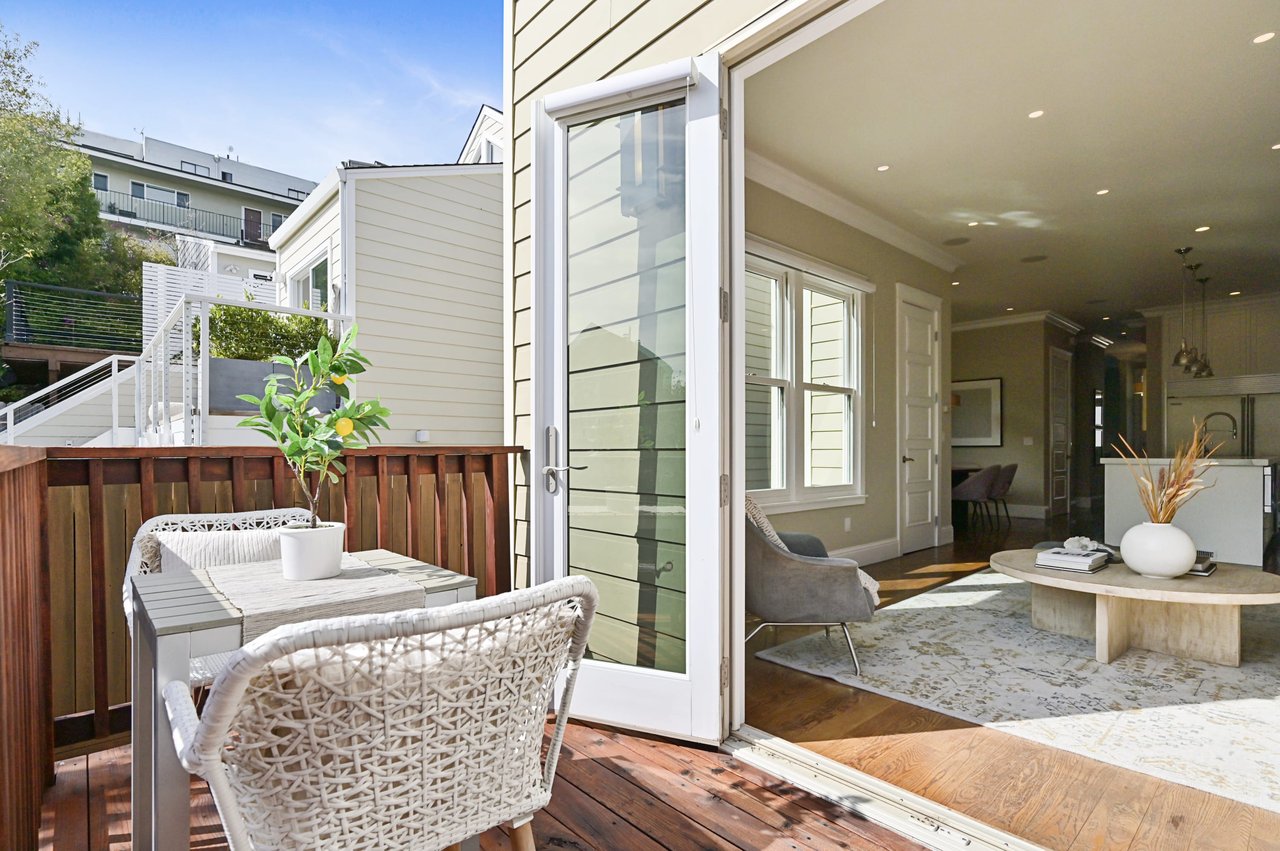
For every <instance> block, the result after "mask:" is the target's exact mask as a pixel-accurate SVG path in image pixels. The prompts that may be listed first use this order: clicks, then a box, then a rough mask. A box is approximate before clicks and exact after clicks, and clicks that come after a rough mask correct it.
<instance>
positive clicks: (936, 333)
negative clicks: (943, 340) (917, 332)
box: [933, 329, 938, 340]
mask: <svg viewBox="0 0 1280 851" xmlns="http://www.w3.org/2000/svg"><path fill="white" fill-rule="evenodd" d="M933 339H935V340H936V339H938V331H937V329H934V332H933Z"/></svg>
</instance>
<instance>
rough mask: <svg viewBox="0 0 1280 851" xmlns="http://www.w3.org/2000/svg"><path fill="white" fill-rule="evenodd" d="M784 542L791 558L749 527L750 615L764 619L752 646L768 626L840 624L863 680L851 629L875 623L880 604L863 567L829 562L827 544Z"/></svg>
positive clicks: (798, 539)
mask: <svg viewBox="0 0 1280 851" xmlns="http://www.w3.org/2000/svg"><path fill="white" fill-rule="evenodd" d="M779 537H781V538H782V540H783V541H784V542H785V543H786V545H787V546H788V547H789V548H791V551H790V552H788V551H786V550H783V549H782V548H780V547H778V546H777V545H776V544H774V543H773V542H771V541H770V540H769V539H768V538H766V537H765V536H764V533H762V532H761V531H760V530H759V529H758V528H756V525H755V524H754V523H752V522H750V521H748V522H747V587H746V592H747V611H749V612H751V613H752V614H754V615H756V616H758V617H759V618H760V619H761V623H760V625H759V626H757V627H756V628H755V629H753V630H752V631H751V635H748V636H747V640H748V641H750V640H751V639H752V638H753V637H755V635H756V633H758V632H760V630H762V629H764V628H765V627H766V626H773V627H777V626H825V627H832V626H835V625H837V624H839V625H840V628H841V629H842V630H844V640H845V642H846V643H848V645H849V655H851V656H852V657H853V668H854V671H855V672H856V673H858V674H861V673H862V666H861V665H860V664H859V663H858V651H857V650H855V649H854V646H853V638H852V637H851V636H850V635H849V624H850V623H854V622H857V621H868V620H871V615H872V614H873V613H874V612H875V604H874V603H873V602H872V597H871V595H870V594H869V593H868V592H867V590H866V589H865V588H863V587H862V581H861V580H860V579H859V578H858V563H857V562H856V561H852V560H850V559H845V558H830V557H828V556H827V550H826V547H824V546H823V544H822V541H820V540H818V539H817V538H815V537H814V536H813V535H801V534H796V533H788V532H781V533H779Z"/></svg>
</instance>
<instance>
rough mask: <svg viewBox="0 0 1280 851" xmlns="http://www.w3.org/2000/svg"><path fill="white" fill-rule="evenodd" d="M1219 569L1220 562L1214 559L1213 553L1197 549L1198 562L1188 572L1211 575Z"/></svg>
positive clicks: (1196, 574)
mask: <svg viewBox="0 0 1280 851" xmlns="http://www.w3.org/2000/svg"><path fill="white" fill-rule="evenodd" d="M1217 569H1218V563H1217V562H1216V561H1214V560H1213V553H1209V552H1205V551H1204V550H1196V563H1195V564H1193V565H1192V566H1191V570H1189V571H1187V573H1189V574H1190V575H1192V576H1209V575H1211V574H1212V573H1213V572H1214V571H1215V570H1217Z"/></svg>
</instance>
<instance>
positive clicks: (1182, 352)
mask: <svg viewBox="0 0 1280 851" xmlns="http://www.w3.org/2000/svg"><path fill="white" fill-rule="evenodd" d="M1190 252H1191V246H1189V245H1188V246H1187V247H1186V248H1175V249H1174V253H1175V254H1177V255H1178V256H1179V257H1181V258H1182V268H1183V270H1184V271H1185V270H1186V269H1187V268H1188V267H1187V263H1186V261H1187V254H1189V253H1190ZM1197 355H1198V353H1197V352H1196V350H1195V349H1194V348H1191V347H1189V346H1187V276H1186V275H1185V274H1183V276H1182V346H1181V347H1180V348H1179V349H1178V352H1177V354H1175V355H1174V356H1173V365H1174V366H1180V367H1182V368H1183V372H1190V371H1191V364H1192V363H1194V362H1195V360H1196V357H1197Z"/></svg>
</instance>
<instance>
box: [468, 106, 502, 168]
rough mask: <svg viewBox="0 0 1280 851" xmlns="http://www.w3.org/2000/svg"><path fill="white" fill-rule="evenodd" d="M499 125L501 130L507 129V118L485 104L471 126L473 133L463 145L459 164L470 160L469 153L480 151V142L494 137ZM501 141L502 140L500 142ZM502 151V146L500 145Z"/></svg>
mask: <svg viewBox="0 0 1280 851" xmlns="http://www.w3.org/2000/svg"><path fill="white" fill-rule="evenodd" d="M494 125H497V127H498V129H499V130H501V129H503V128H505V127H506V118H505V117H504V116H503V114H502V110H500V109H498V108H496V107H492V106H489V104H487V103H486V104H484V105H482V106H481V107H480V111H479V112H477V113H476V120H475V121H474V122H473V123H472V125H471V132H470V133H468V134H467V141H465V142H463V143H462V150H461V151H459V152H458V162H463V161H464V160H468V159H469V157H468V153H469V152H471V151H475V150H477V149H478V146H479V144H480V141H481V140H482V139H483V138H485V137H486V136H488V137H491V138H492V137H493V136H494V135H495V134H494V133H493V127H494ZM499 141H500V140H499ZM498 147H499V149H501V147H502V145H501V144H499V145H498Z"/></svg>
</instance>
